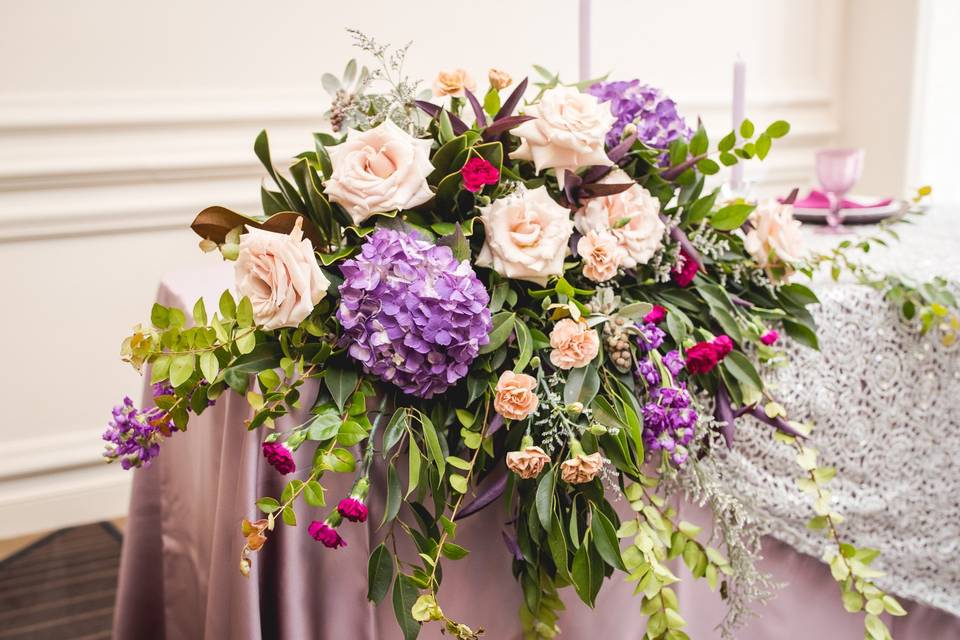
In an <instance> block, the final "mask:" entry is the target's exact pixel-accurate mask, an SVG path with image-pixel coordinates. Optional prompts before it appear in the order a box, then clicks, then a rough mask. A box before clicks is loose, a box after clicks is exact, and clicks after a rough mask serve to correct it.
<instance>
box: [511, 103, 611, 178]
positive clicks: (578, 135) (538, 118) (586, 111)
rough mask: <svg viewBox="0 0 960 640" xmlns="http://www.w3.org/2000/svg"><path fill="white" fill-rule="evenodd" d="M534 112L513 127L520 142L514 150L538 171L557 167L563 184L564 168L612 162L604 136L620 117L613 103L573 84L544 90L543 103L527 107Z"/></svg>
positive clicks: (530, 112)
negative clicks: (577, 88) (612, 105)
mask: <svg viewBox="0 0 960 640" xmlns="http://www.w3.org/2000/svg"><path fill="white" fill-rule="evenodd" d="M524 114H525V115H528V116H533V117H534V119H533V120H528V121H527V122H524V123H523V124H521V125H519V126H517V127H516V128H514V129H513V130H512V133H513V134H514V135H515V136H517V137H518V138H520V140H521V142H520V146H519V147H518V148H517V150H516V151H514V152H513V153H511V154H510V157H511V158H514V159H517V160H530V161H532V162H533V164H534V166H535V167H536V169H537V172H538V173H539V172H540V171H543V170H544V169H551V168H553V169H556V171H557V180H558V181H559V182H560V186H563V172H564V170H566V169H569V170H570V171H576V170H577V169H579V168H580V167H585V166H588V165H610V164H612V163H611V162H610V158H608V157H607V152H606V151H605V150H604V139H605V137H606V135H607V132H608V131H609V130H610V127H611V126H613V123H614V121H615V120H616V119H615V118H614V117H613V115H612V114H611V113H610V105H608V104H604V103H601V102H600V101H598V100H597V98H596V97H595V96H591V95H589V94H586V93H580V92H579V91H577V90H576V89H574V88H572V87H555V88H553V89H548V90H547V91H545V92H544V94H543V98H542V99H541V100H540V102H539V103H537V104H535V105H531V106H529V107H527V108H526V111H525V112H524Z"/></svg>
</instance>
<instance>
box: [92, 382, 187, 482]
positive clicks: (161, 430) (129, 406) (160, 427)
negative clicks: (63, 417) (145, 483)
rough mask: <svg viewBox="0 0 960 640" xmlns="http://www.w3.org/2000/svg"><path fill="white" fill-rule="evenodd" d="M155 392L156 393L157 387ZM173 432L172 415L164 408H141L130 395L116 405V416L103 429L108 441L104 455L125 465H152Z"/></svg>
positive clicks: (114, 412) (111, 460) (127, 466)
mask: <svg viewBox="0 0 960 640" xmlns="http://www.w3.org/2000/svg"><path fill="white" fill-rule="evenodd" d="M154 395H155V396H156V395H163V394H159V393H157V389H156V388H155V389H154ZM171 432H172V424H171V422H170V417H169V416H168V415H167V414H166V413H165V412H164V411H162V410H161V409H158V408H157V407H151V408H150V409H147V410H141V409H138V408H137V407H136V406H134V404H133V400H131V399H130V397H129V396H126V397H124V399H123V404H120V405H118V406H116V407H114V408H113V420H111V421H110V424H109V425H108V426H107V430H106V431H105V432H104V433H103V439H104V440H105V441H106V442H107V445H106V451H104V452H103V456H104V457H105V458H106V459H107V460H108V461H110V462H113V461H114V460H119V461H120V466H121V467H123V468H124V469H131V468H134V467H142V466H149V464H150V460H151V459H152V458H155V457H157V455H158V454H159V453H160V443H161V442H163V439H164V437H166V436H168V435H169V434H170V433H171Z"/></svg>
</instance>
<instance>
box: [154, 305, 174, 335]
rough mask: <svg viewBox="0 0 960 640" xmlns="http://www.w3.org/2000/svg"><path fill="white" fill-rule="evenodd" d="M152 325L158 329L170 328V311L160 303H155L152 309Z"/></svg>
mask: <svg viewBox="0 0 960 640" xmlns="http://www.w3.org/2000/svg"><path fill="white" fill-rule="evenodd" d="M150 324H152V325H153V326H155V327H156V328H157V329H166V328H167V327H169V326H170V310H169V309H167V308H166V307H165V306H163V305H162V304H160V303H157V302H154V303H153V308H152V309H150Z"/></svg>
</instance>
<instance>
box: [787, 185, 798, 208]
mask: <svg viewBox="0 0 960 640" xmlns="http://www.w3.org/2000/svg"><path fill="white" fill-rule="evenodd" d="M799 193H800V189H797V188H796V187H794V188H793V191H791V192H790V195H788V196H787V197H786V198H785V199H784V201H783V204H793V203H794V202H796V201H797V194H799Z"/></svg>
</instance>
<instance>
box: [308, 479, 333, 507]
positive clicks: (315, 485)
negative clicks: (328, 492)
mask: <svg viewBox="0 0 960 640" xmlns="http://www.w3.org/2000/svg"><path fill="white" fill-rule="evenodd" d="M303 499H304V500H306V502H307V504H308V505H310V506H311V507H324V506H326V504H327V499H326V497H325V496H324V489H323V485H321V484H320V483H319V482H317V481H316V480H311V481H310V482H308V483H307V485H306V486H305V487H304V488H303Z"/></svg>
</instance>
